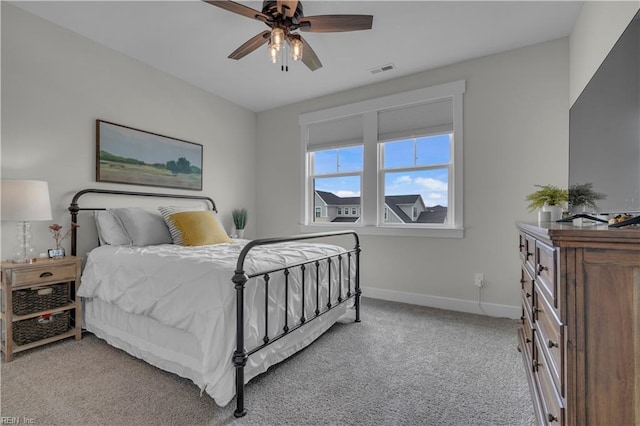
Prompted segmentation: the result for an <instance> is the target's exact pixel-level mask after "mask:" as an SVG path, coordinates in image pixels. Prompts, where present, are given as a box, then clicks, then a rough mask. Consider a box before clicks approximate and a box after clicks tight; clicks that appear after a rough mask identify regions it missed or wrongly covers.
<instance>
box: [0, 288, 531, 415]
mask: <svg viewBox="0 0 640 426" xmlns="http://www.w3.org/2000/svg"><path fill="white" fill-rule="evenodd" d="M362 319H363V322H362V323H360V324H355V323H353V322H352V321H353V312H352V311H351V312H350V313H349V316H348V317H345V318H344V319H343V320H342V321H341V322H340V323H338V324H336V325H335V326H334V327H332V328H331V329H330V330H329V331H328V332H327V333H325V335H324V336H322V337H321V338H320V339H319V340H318V341H316V342H315V343H314V344H313V345H311V346H310V347H309V348H308V349H306V350H304V351H302V352H301V353H299V354H297V355H295V356H294V357H292V358H290V359H289V360H287V361H285V362H284V363H281V364H279V365H278V366H276V367H274V368H272V369H270V370H269V371H268V372H267V373H266V374H263V375H261V376H259V377H258V378H256V379H254V380H253V381H252V382H251V383H250V384H249V385H248V386H247V388H246V389H247V390H246V404H247V408H248V410H249V414H248V415H247V417H244V418H243V419H235V418H234V417H233V409H234V406H233V404H234V403H235V400H234V401H232V403H231V404H229V405H228V406H227V407H224V408H220V407H218V406H217V405H216V404H215V403H214V402H213V400H212V399H211V398H210V397H209V396H208V395H206V394H204V395H202V396H201V395H200V390H199V389H198V388H197V387H196V386H195V385H194V384H192V383H191V382H190V381H188V380H185V379H182V378H180V377H177V376H175V375H173V374H169V373H165V372H163V371H161V370H158V369H157V368H155V367H152V366H150V365H148V364H146V363H145V362H143V361H140V360H138V359H136V358H133V357H131V356H129V355H127V354H126V353H124V352H122V351H120V350H118V349H114V348H112V347H110V346H109V345H107V344H106V343H104V342H103V341H101V340H99V339H97V338H96V337H95V336H93V335H91V334H85V336H84V338H83V339H82V340H81V341H80V342H76V341H74V340H66V341H63V342H60V343H57V344H52V345H49V346H45V347H41V348H37V349H34V350H31V351H26V352H22V353H18V354H16V356H15V358H14V361H13V362H11V363H8V364H7V363H3V365H2V375H1V377H0V380H1V381H2V384H1V391H2V394H1V398H0V400H1V402H2V405H1V407H0V412H1V415H2V416H18V417H19V418H20V421H21V423H20V424H24V421H23V417H26V418H28V419H33V421H34V424H37V425H54V424H55V425H196V424H198V425H204V424H209V425H224V424H239V425H244V424H247V425H249V424H260V425H283V424H290V425H320V424H332V425H339V424H345V425H346V424H349V425H360V424H366V425H385V424H389V425H396V424H398V425H400V424H403V425H416V424H420V425H465V426H466V425H510V426H512V425H514V426H515V425H533V424H535V423H534V419H533V410H532V406H531V399H530V396H529V391H528V388H527V383H526V379H525V376H524V367H523V365H522V363H521V360H520V354H519V353H518V352H517V351H516V337H515V336H516V333H515V330H516V324H517V323H516V321H513V320H507V319H496V318H489V317H483V316H478V315H471V314H461V313H456V312H450V311H442V310H437V309H431V308H425V307H418V306H412V305H405V304H400V303H392V302H383V301H378V300H373V299H363V314H362Z"/></svg>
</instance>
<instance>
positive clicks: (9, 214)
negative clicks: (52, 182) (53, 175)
mask: <svg viewBox="0 0 640 426" xmlns="http://www.w3.org/2000/svg"><path fill="white" fill-rule="evenodd" d="M0 219H2V221H3V222H4V221H31V220H51V200H50V198H49V184H48V183H47V182H45V181H41V180H2V214H1V215H0Z"/></svg>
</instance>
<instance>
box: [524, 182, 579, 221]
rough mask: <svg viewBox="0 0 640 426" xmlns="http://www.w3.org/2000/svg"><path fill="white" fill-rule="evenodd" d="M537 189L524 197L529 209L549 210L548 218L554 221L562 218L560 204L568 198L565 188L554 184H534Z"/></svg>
mask: <svg viewBox="0 0 640 426" xmlns="http://www.w3.org/2000/svg"><path fill="white" fill-rule="evenodd" d="M534 186H535V187H537V188H540V189H539V190H537V191H535V192H532V193H531V194H529V195H527V197H526V198H525V200H526V201H529V206H528V207H529V211H530V212H532V211H534V210H535V209H542V211H548V212H550V213H551V214H550V220H551V221H552V222H555V221H556V220H559V219H561V218H562V205H563V204H564V203H565V202H566V201H567V200H568V199H569V194H568V191H567V190H566V189H561V188H558V187H557V186H555V185H534Z"/></svg>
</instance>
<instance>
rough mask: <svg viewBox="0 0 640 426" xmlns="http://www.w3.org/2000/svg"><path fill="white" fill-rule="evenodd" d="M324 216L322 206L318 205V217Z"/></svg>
mask: <svg viewBox="0 0 640 426" xmlns="http://www.w3.org/2000/svg"><path fill="white" fill-rule="evenodd" d="M321 216H322V207H316V217H321Z"/></svg>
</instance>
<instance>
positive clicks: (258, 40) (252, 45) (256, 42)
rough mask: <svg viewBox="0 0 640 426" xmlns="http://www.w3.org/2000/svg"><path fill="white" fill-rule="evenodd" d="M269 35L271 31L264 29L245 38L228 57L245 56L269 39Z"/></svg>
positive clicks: (239, 57) (237, 57)
mask: <svg viewBox="0 0 640 426" xmlns="http://www.w3.org/2000/svg"><path fill="white" fill-rule="evenodd" d="M270 36H271V32H270V31H267V30H264V31H263V32H261V33H260V34H258V35H256V36H254V37H251V38H250V39H249V40H247V41H246V42H245V43H244V44H243V45H242V46H240V47H238V48H237V49H236V50H234V51H233V52H232V53H231V54H230V55H229V56H228V58H229V59H242V58H244V57H245V56H247V55H248V54H249V53H251V52H253V51H254V50H256V49H257V48H258V47H260V46H262V45H263V44H265V43H266V42H268V41H269V37H270Z"/></svg>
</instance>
